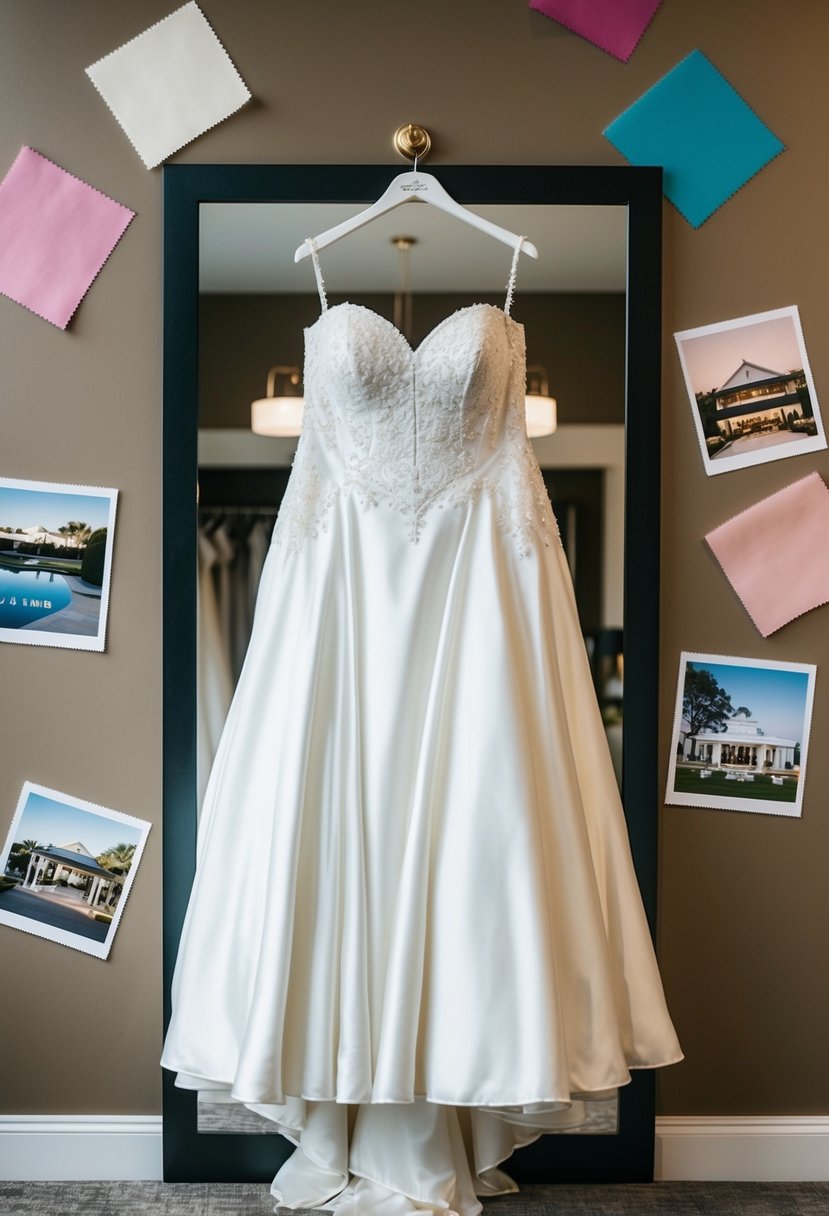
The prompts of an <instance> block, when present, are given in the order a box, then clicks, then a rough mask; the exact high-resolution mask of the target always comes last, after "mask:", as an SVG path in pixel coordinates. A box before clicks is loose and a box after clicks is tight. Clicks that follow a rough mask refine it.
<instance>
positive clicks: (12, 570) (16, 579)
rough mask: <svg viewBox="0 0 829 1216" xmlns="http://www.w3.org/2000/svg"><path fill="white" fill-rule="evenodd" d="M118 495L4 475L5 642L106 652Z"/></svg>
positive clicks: (1, 623) (0, 492)
mask: <svg viewBox="0 0 829 1216" xmlns="http://www.w3.org/2000/svg"><path fill="white" fill-rule="evenodd" d="M117 495H118V491H117V490H113V489H105V488H103V487H101V486H75V485H62V484H59V483H57V482H48V481H20V480H17V479H16V478H11V477H0V642H21V643H24V644H26V645H29V646H63V647H68V648H70V649H75V650H103V649H104V638H105V634H106V621H107V609H108V606H109V584H110V571H111V567H112V541H113V533H114V528H115V502H116V498H117Z"/></svg>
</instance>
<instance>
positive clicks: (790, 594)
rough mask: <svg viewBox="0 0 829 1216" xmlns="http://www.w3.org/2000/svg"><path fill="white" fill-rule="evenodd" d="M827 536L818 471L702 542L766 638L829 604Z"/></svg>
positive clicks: (828, 519)
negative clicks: (709, 548)
mask: <svg viewBox="0 0 829 1216" xmlns="http://www.w3.org/2000/svg"><path fill="white" fill-rule="evenodd" d="M827 536H829V489H827V486H826V483H825V482H824V481H823V478H822V477H821V476H820V474H819V473H809V474H808V475H807V476H806V477H801V478H800V480H799V481H795V482H793V483H792V484H791V485H788V486H785V487H784V488H783V489H782V490H778V491H777V493H776V494H770V495H769V497H768V498H763V499H761V500H760V502H757V503H755V504H754V506H752V507H748V508H747V509H746V510H745V511H741V512H740V514H739V515H735V516H734V517H733V519H729V520H728V521H727V522H726V523H724V524H720V526H719V527H718V528H714V530H713V532H709V533H708V534H707V535H706V537H705V539H706V540H707V541H708V544H709V545H710V546H711V549H712V551H713V553H714V555H715V557H716V558H717V561H718V562H719V563H720V565H721V566H722V568H723V571H724V572H725V576H726V578H727V579H728V581H729V582H730V583H731V586H732V587H733V588H734V590H735V591H736V592H737V595H739V597H740V599H741V600H742V602H743V606H744V608H745V610H746V612H747V613H748V614H749V616H750V617H751V619H752V620H753V621H754V624H755V625H756V626H757V628H758V629H759V630H760V632H761V633H762V635H763V637H764V638H765V637H768V636H769V634H770V633H774V632H775V630H777V629H780V628H781V626H783V625H786V624H788V622H789V621H793V620H794V619H795V617H798V616H801V615H802V614H803V613H804V612H808V611H809V610H810V609H811V608H818V607H819V606H820V605H821V604H825V603H827V602H829V553H828V552H827V547H826V538H827Z"/></svg>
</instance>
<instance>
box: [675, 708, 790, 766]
mask: <svg viewBox="0 0 829 1216" xmlns="http://www.w3.org/2000/svg"><path fill="white" fill-rule="evenodd" d="M796 749H797V740H796V739H780V738H777V737H776V736H774V735H767V734H766V733H765V731H764V730H763V729H762V727H761V726H760V723H759V722H758V721H757V719H756V718H751V717H749V715H748V714H746V713H744V712H743V713H738V714H736V715H735V716H734V717H733V718H731V719H730V720H729V722H728V725H727V726H726V729H725V730H724V731H721V732H719V733H713V732H704V731H703V732H700V734H698V735H686V736H685V740H684V743H683V745H682V758H683V760H686V761H689V762H693V763H697V764H703V765H705V766H706V767H708V768H712V769H725V768H735V769H755V770H759V771H760V772H767V773H774V772H778V773H787V772H788V773H791V771H792V769H794V768H795V767H796V765H795V751H796Z"/></svg>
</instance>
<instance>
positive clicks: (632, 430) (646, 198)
mask: <svg viewBox="0 0 829 1216" xmlns="http://www.w3.org/2000/svg"><path fill="white" fill-rule="evenodd" d="M394 171H395V170H393V169H392V168H390V167H389V166H387V165H166V166H165V167H164V170H163V184H164V365H163V366H164V431H163V441H164V456H163V459H164V470H163V495H164V507H163V545H164V554H163V580H164V581H163V595H164V605H163V629H164V638H163V748H164V751H163V823H162V845H163V870H164V872H163V901H164V909H163V972H164V975H163V984H164V1010H163V1025H164V1033H165V1034H166V1030H167V1026H168V1024H169V1021H170V1011H171V996H170V991H171V983H172V975H173V968H174V964H175V958H176V953H177V950H178V942H179V937H180V934H181V927H182V923H183V920H184V914H185V911H186V907H187V900H188V895H189V891H190V887H191V884H192V880H193V875H194V873H195V862H196V825H197V806H196V568H197V560H196V536H197V523H198V516H197V500H196V494H197V463H198V448H197V440H198V284H199V275H198V271H199V206H200V204H201V203H212V202H309V203H310V202H353V203H367V202H369V201H372V200H373V199H375V198H377V197H378V196H379V195H380V194H381V193H382V191H383V190H384V189H385V187H386V185H387V184H388V181H389V178H390V175H391V174H392V173H393V172H394ZM435 172H436V174H437V175H438V176H439V177H440V180H441V182H442V183H443V184H444V185H445V186H446V189H447V190H448V191H449V193H450V194H452V195H453V196H454V197H455V198H457V199H459V200H462V201H463V202H464V203H468V204H470V205H472V206H474V205H475V204H476V203H538V204H545V203H546V204H559V205H564V204H569V205H585V206H590V205H593V206H596V205H605V206H608V205H623V206H626V207H627V208H628V279H627V363H626V386H625V400H626V410H625V413H626V434H625V559H624V560H625V587H624V631H625V691H624V721H625V727H626V729H625V731H624V742H623V800H624V805H625V814H626V818H627V824H628V831H629V835H630V843H631V850H632V854H633V860H634V865H635V868H636V873H637V877H638V880H639V885H640V889H641V892H642V898H643V902H644V905H645V910H646V913H647V917H648V923H649V925H650V930H651V934H652V936H654V937H655V923H656V881H657V823H658V811H659V806H660V801H661V800H660V793H659V788H658V772H657V765H656V762H655V757H656V755H657V751H658V748H657V744H658V660H659V508H660V460H659V451H660V392H661V387H660V375H661V340H662V335H661V258H662V170H661V169H659V168H649V167H648V168H628V167H619V168H617V167H606V168H605V167H596V166H581V165H579V166H549V165H508V166H505V165H497V166H482V165H476V166H444V165H440V166H435ZM162 1075H163V1176H164V1180H165V1182H258V1181H262V1182H270V1181H271V1179H272V1178H273V1175H274V1173H275V1172H276V1169H277V1168H278V1165H279V1160H280V1158H279V1151H281V1148H282V1146H283V1145H284V1153H283V1157H284V1156H287V1154H288V1152H289V1151H290V1146H289V1145H288V1143H287V1141H284V1140H283V1139H282V1138H281V1137H279V1136H275V1135H274V1136H271V1135H239V1134H232V1133H231V1134H226V1133H212V1134H211V1133H204V1132H199V1131H198V1129H197V1123H196V1119H197V1109H196V1107H197V1098H196V1093H195V1092H194V1091H191V1090H183V1089H178V1088H176V1087H175V1085H174V1084H173V1073H171V1072H169V1071H168V1070H166V1069H164V1070H162ZM654 1116H655V1077H654V1073H653V1070H646V1069H645V1070H639V1071H635V1072H633V1074H632V1080H631V1082H630V1084H629V1085H626V1086H624V1087H622V1088H621V1089H620V1091H619V1118H618V1128H617V1131H616V1133H614V1134H609V1135H581V1136H580V1135H578V1134H576V1133H568V1134H566V1135H552V1136H543V1137H542V1138H541V1139H540V1140H538V1141H536V1142H535V1143H534V1144H531V1145H528V1146H527V1147H526V1148H524V1149H521V1150H519V1151H518V1152H516V1153H515V1155H514V1156H513V1157H511V1158H510V1164H509V1167H508V1168H509V1172H510V1174H511V1175H512V1176H513V1177H515V1178H516V1180H517V1181H519V1182H522V1181H523V1182H568V1183H570V1182H649V1181H652V1180H653V1173H654V1146H655V1130H654ZM277 1146H279V1148H277Z"/></svg>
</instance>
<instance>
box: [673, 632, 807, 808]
mask: <svg viewBox="0 0 829 1216" xmlns="http://www.w3.org/2000/svg"><path fill="white" fill-rule="evenodd" d="M814 680H815V667H814V666H813V665H810V664H799V663H774V662H771V661H766V660H761V659H756V660H752V661H751V663H750V664H749V663H747V661H746V660H745V659H730V658H727V657H725V656H722V655H699V654H683V655H682V657H681V659H680V679H679V685H678V693H677V705H676V710H675V720H674V736H673V742H672V749H671V763H670V772H669V775H668V790H667V793H666V798H665V800H666V802H669V803H674V804H680V805H685V806H710V807H718V808H722V809H726V810H746V811H765V812H768V813H771V814H778V815H799V814H800V811H801V805H802V800H803V782H804V778H805V773H806V752H807V745H808V736H809V727H810V724H811V715H812V701H813V696H814Z"/></svg>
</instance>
